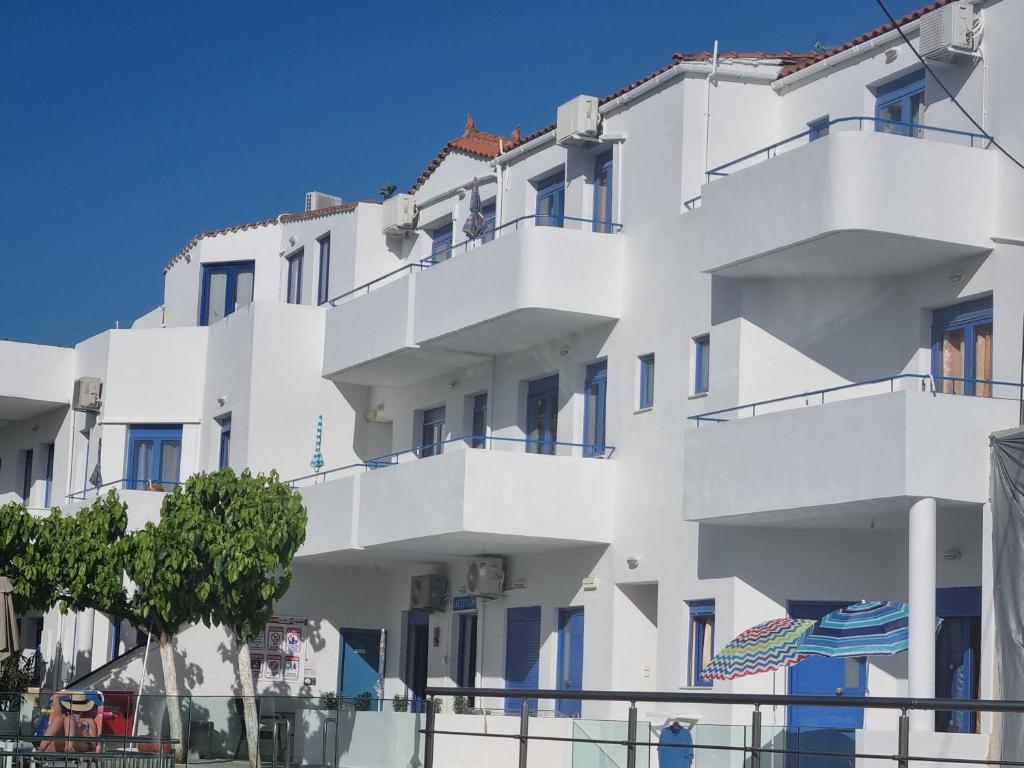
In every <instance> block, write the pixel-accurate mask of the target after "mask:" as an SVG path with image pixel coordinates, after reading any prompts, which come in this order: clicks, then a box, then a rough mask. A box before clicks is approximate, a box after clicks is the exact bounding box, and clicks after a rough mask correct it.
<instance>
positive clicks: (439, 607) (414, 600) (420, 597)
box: [409, 573, 448, 611]
mask: <svg viewBox="0 0 1024 768" xmlns="http://www.w3.org/2000/svg"><path fill="white" fill-rule="evenodd" d="M447 594H448V579H446V578H445V577H444V576H440V575H438V574H436V573H428V574H426V575H424V576H413V577H412V584H411V586H410V588H409V607H410V608H412V609H414V610H417V611H443V610H444V598H445V596H446V595H447Z"/></svg>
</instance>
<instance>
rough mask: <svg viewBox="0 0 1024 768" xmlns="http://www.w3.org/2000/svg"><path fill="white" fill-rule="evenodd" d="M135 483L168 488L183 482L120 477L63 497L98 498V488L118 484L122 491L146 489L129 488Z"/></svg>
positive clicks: (81, 499)
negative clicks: (93, 495)
mask: <svg viewBox="0 0 1024 768" xmlns="http://www.w3.org/2000/svg"><path fill="white" fill-rule="evenodd" d="M136 483H157V484H159V485H163V486H167V487H168V488H175V487H177V486H179V485H182V484H183V481H182V480H155V479H150V480H146V479H143V478H140V477H122V478H120V479H119V480H111V481H110V482H107V483H101V484H100V485H94V486H92V487H90V488H83V489H82V490H80V491H72V492H71V493H69V494H67V495H66V496H65V497H64V498H65V499H67V500H68V501H85V500H86V498H87V497H88V495H89V494H95V495H96V497H97V498H98V497H99V495H100V490H101V489H103V488H113V487H114V486H120V488H121V490H124V491H139V490H148V489H144V488H131V487H129V486H130V485H133V484H136Z"/></svg>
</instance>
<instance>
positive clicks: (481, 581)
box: [466, 556, 505, 595]
mask: <svg viewBox="0 0 1024 768" xmlns="http://www.w3.org/2000/svg"><path fill="white" fill-rule="evenodd" d="M504 590H505V561H504V559H502V558H500V557H483V556H481V557H475V558H473V560H471V561H470V563H469V568H468V569H467V570H466V591H467V592H469V594H471V595H500V594H501V593H502V592H503V591H504Z"/></svg>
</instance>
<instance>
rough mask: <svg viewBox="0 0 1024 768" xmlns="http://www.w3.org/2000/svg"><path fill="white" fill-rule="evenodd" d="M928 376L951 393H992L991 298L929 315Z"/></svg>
mask: <svg viewBox="0 0 1024 768" xmlns="http://www.w3.org/2000/svg"><path fill="white" fill-rule="evenodd" d="M932 376H934V377H935V382H936V385H937V389H939V391H941V392H945V393H946V394H952V395H977V396H979V397H991V396H992V383H991V382H992V298H991V297H989V298H987V299H979V300H978V301H969V302H966V303H964V304H956V305H954V306H952V307H947V308H945V309H939V310H936V311H935V312H934V313H933V315H932Z"/></svg>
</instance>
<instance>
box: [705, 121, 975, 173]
mask: <svg viewBox="0 0 1024 768" xmlns="http://www.w3.org/2000/svg"><path fill="white" fill-rule="evenodd" d="M854 123H856V125H857V130H859V131H862V130H864V124H865V123H867V124H868V126H869V128H874V130H876V131H879V132H883V133H885V132H887V133H902V132H903V131H906V133H907V134H908V135H909V134H911V133H913V134H916V135H917V136H920V137H923V135H924V132H925V131H934V132H936V133H944V134H947V135H951V136H964V137H967V138H968V139H969V140H970V145H971V147H973V146H974V143H975V141H977V142H978V143H979V145H980V144H981V143H982V142H986V141H987V142H991V140H992V137H990V136H987V135H986V134H984V133H973V132H971V131H961V130H957V129H955V128H940V127H938V126H934V125H924V124H923V123H910V122H904V121H901V120H886V119H885V118H882V117H867V116H861V115H856V116H852V117H837V118H835V119H834V120H829V121H828V123H827V124H826V125H827V126H828V128H829V130H831V128H832V126H834V125H845V124H850V125H852V124H854ZM823 127H824V126H822V125H818V126H815V127H814V128H812V129H808V130H806V131H801V132H800V133H797V134H794V135H792V136H788V137H787V138H785V139H782V140H781V141H777V142H775V143H774V144H769V145H768V146H766V147H762V148H761V149H757V150H754V151H753V152H750V153H749V154H746V155H743V156H742V157H737V158H736V159H735V160H730V161H729V162H728V163H723V164H722V165H718V166H715V167H714V168H711V169H710V170H709V171H707V174H706V178H707V181H712V180H713V179H715V178H718V177H719V176H728V175H729V174H728V173H726V169H727V168H732V167H733V166H735V165H739V164H740V163H744V162H746V161H747V160H753V159H755V158H758V157H761V156H762V155H763V156H764V157H763V158H762V159H763V160H767V159H769V158H771V157H774V156H775V154H778V149H779V148H780V147H784V146H786V145H787V144H792V143H793V142H796V141H800V140H802V139H808V141H811V139H810V136H811V134H812V133H813V134H815V135H819V134H820V133H821V131H822V129H823ZM885 127H891V128H898V129H901V130H899V131H897V130H890V131H885V130H884V129H885ZM821 138H825V137H824V136H822V137H821ZM985 149H988V146H987V145H986V146H985Z"/></svg>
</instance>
